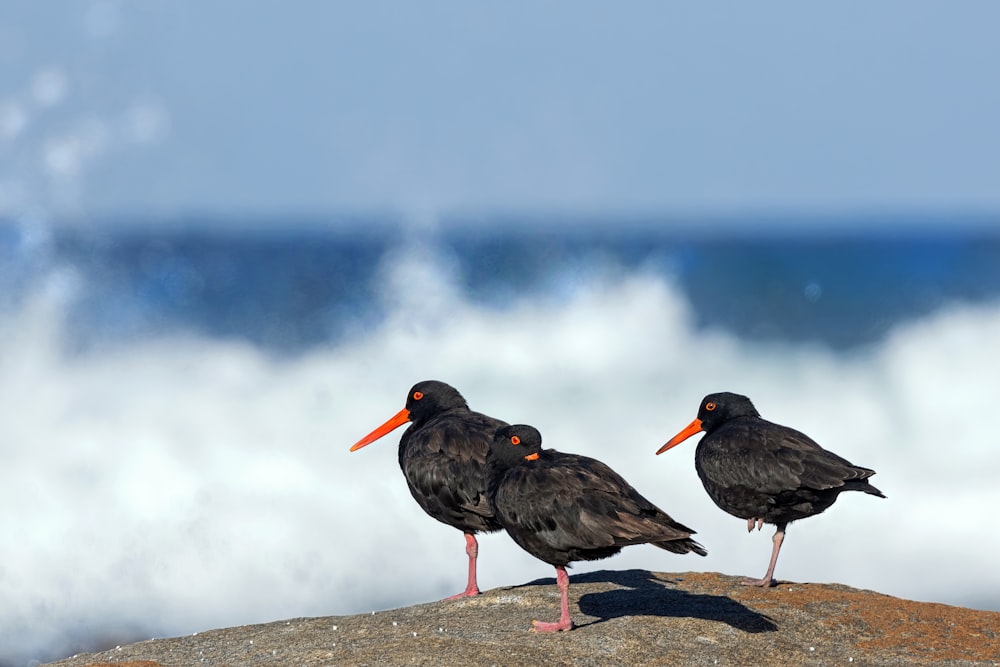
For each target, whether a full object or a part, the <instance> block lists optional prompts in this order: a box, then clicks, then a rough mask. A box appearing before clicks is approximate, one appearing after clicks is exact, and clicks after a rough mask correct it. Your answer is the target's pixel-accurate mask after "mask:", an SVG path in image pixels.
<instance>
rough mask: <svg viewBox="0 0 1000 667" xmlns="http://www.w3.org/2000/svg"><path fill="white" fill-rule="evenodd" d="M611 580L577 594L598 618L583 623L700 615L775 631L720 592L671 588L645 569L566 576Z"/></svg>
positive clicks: (751, 628) (752, 629) (583, 580)
mask: <svg viewBox="0 0 1000 667" xmlns="http://www.w3.org/2000/svg"><path fill="white" fill-rule="evenodd" d="M587 583H611V584H616V585H618V586H621V587H622V588H620V589H615V590H610V591H602V592H600V593H584V594H583V595H581V596H580V603H579V606H580V611H581V612H583V613H584V614H586V615H587V616H595V617H597V619H598V620H596V621H592V622H590V623H581V624H580V627H583V626H585V625H594V624H596V623H603V622H604V621H607V620H610V619H612V618H621V617H624V616H665V617H671V618H700V619H704V620H706V621H718V622H720V623H725V624H727V625H730V626H732V627H734V628H736V629H737V630H742V631H743V632H751V633H758V632H775V631H776V630H777V629H778V626H777V625H776V624H775V622H774V620H773V619H771V618H770V617H769V616H766V615H764V614H761V613H759V612H756V611H754V610H752V609H750V608H748V607H746V606H744V605H743V604H740V603H739V602H736V601H735V600H732V599H730V598H728V597H726V596H724V595H704V594H699V593H687V592H685V591H682V590H676V589H672V588H670V587H669V586H670V585H671V583H672V582H669V581H666V582H665V581H662V580H660V579H657V578H656V577H654V576H653V575H652V573H650V572H647V571H646V570H621V571H614V570H601V571H599V572H586V573H583V574H579V575H571V577H570V594H572V592H573V584H587ZM544 584H552V585H555V580H554V579H539V580H537V581H532V582H531V583H530V584H528V585H544Z"/></svg>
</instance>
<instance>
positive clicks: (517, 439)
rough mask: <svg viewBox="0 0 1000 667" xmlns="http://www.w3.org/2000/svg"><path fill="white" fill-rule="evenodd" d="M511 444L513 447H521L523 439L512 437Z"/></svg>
mask: <svg viewBox="0 0 1000 667" xmlns="http://www.w3.org/2000/svg"><path fill="white" fill-rule="evenodd" d="M510 444H512V445H520V444H521V439H520V438H519V437H517V436H516V435H512V436H511V437H510Z"/></svg>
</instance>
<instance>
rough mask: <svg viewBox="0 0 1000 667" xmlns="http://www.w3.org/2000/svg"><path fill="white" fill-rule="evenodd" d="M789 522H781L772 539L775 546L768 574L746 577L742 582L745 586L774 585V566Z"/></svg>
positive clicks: (764, 586)
mask: <svg viewBox="0 0 1000 667" xmlns="http://www.w3.org/2000/svg"><path fill="white" fill-rule="evenodd" d="M787 525H788V524H787V523H779V524H778V529H777V530H776V531H774V537H773V538H771V541H772V542H774V548H773V549H771V562H770V563H768V566H767V574H765V575H764V577H763V578H762V579H744V580H743V581H741V582H740V583H742V584H743V585H744V586H761V587H763V588H767V587H769V586H774V585H776V584H775V581H774V566H775V565H776V564H777V562H778V552H779V551H781V543H782V542H783V541H784V540H785V527H786V526H787Z"/></svg>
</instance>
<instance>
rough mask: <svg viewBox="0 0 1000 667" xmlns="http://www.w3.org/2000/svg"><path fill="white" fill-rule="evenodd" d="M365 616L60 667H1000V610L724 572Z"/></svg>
mask: <svg viewBox="0 0 1000 667" xmlns="http://www.w3.org/2000/svg"><path fill="white" fill-rule="evenodd" d="M570 602H571V607H570V611H571V612H572V614H573V620H574V621H575V622H576V624H577V626H578V627H577V628H576V629H575V630H573V631H572V632H564V633H559V634H554V635H545V634H534V633H532V632H529V628H530V627H531V620H532V619H534V618H539V619H542V620H555V619H557V618H558V616H559V594H558V591H557V590H556V587H555V585H554V580H553V579H542V580H539V581H535V582H531V583H529V584H525V585H522V586H513V587H509V588H498V589H494V590H491V591H487V592H486V593H484V594H483V595H480V596H478V597H476V598H467V599H464V600H457V601H442V602H433V603H430V604H423V605H416V606H413V607H406V608H403V609H392V610H388V611H380V612H377V613H374V614H363V615H358V616H331V617H324V618H296V619H290V620H284V621H276V622H273V623H266V624H262V625H248V626H243V627H237V628H226V629H222V630H211V631H208V632H202V633H198V634H196V635H191V636H186V637H177V638H173V639H155V640H149V641H145V642H140V643H137V644H132V645H130V646H122V647H120V648H117V649H113V650H110V651H106V652H104V653H96V654H88V655H77V656H74V657H72V658H69V659H66V660H62V661H60V662H57V663H52V664H54V665H59V666H60V667H83V666H86V667H97V666H101V667H104V666H105V665H116V666H118V667H121V666H123V665H124V666H127V667H170V666H178V667H180V666H187V665H227V666H228V665H231V666H232V667H243V666H252V665H262V666H272V665H273V666H278V665H281V666H282V667H284V666H287V665H304V666H312V665H442V664H448V665H451V664H462V665H515V664H521V665H528V664H535V665H543V664H544V665H614V664H627V665H716V664H718V665H782V666H788V665H914V664H918V665H928V664H934V665H956V666H957V665H998V666H1000V613H998V612H987V611H976V610H972V609H965V608H961V607H952V606H948V605H942V604H931V603H923V602H913V601H910V600H902V599H899V598H894V597H890V596H887V595H882V594H880V593H875V592H872V591H864V590H858V589H854V588H849V587H847V586H841V585H836V584H833V585H830V584H797V583H791V582H782V583H781V584H780V585H779V586H778V587H777V588H772V589H768V590H762V589H757V588H746V587H744V586H740V585H739V578H737V577H730V576H725V575H720V574H714V573H684V574H660V573H652V572H646V571H643V570H628V571H618V572H616V571H601V572H594V573H588V574H581V575H576V576H571V586H570Z"/></svg>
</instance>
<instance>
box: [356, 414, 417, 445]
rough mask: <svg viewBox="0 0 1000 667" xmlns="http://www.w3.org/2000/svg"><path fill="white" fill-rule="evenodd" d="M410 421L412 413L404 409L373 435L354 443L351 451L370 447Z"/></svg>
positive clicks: (372, 433)
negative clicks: (366, 446)
mask: <svg viewBox="0 0 1000 667" xmlns="http://www.w3.org/2000/svg"><path fill="white" fill-rule="evenodd" d="M408 421H410V411H409V410H407V409H406V408H403V409H402V410H400V411H399V412H397V413H396V414H395V415H393V416H392V417H390V418H389V421H387V422H386V423H384V424H382V425H381V426H379V427H378V428H377V429H375V430H374V431H372V432H371V433H369V434H368V435H366V436H365V437H363V438H361V439H360V440H358V441H357V442H356V443H354V445H353V446H352V447H351V451H352V452H356V451H357V450H359V449H361V448H362V447H364V446H365V445H370V444H371V443H373V442H375V441H376V440H378V439H379V438H381V437H382V436H383V435H385V434H386V433H390V432H391V431H394V430H396V429H397V428H399V427H400V426H402V425H403V424H405V423H406V422H408Z"/></svg>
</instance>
